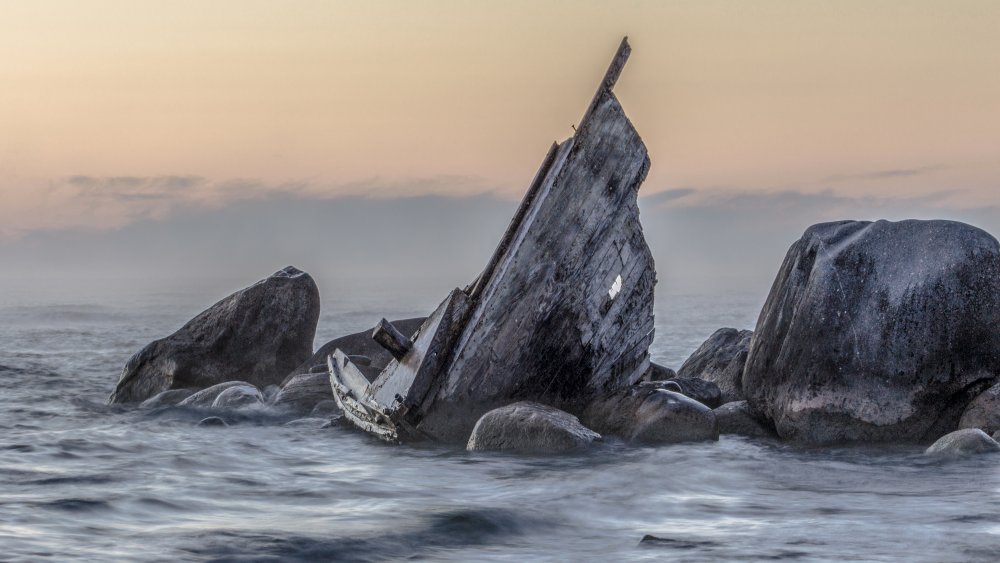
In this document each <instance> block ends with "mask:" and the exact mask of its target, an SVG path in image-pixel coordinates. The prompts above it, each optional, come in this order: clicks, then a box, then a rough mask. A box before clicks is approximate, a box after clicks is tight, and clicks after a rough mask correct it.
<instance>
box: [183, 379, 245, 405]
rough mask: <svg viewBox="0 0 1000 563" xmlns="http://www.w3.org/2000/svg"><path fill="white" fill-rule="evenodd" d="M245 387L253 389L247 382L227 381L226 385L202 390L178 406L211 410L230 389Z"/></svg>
mask: <svg viewBox="0 0 1000 563" xmlns="http://www.w3.org/2000/svg"><path fill="white" fill-rule="evenodd" d="M243 386H249V387H253V386H252V385H250V384H249V383H247V382H246V381H227V382H225V383H220V384H218V385H213V386H211V387H209V388H208V389H202V390H201V391H198V392H197V393H195V394H194V395H191V396H190V397H188V398H187V399H184V400H183V401H181V402H179V403H177V406H179V407H189V408H196V409H208V408H211V407H212V405H213V404H215V399H217V398H218V397H219V395H220V394H221V393H222V392H223V391H225V390H226V389H229V388H231V387H243Z"/></svg>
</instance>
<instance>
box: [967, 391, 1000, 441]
mask: <svg viewBox="0 0 1000 563" xmlns="http://www.w3.org/2000/svg"><path fill="white" fill-rule="evenodd" d="M958 427H959V428H978V429H980V430H982V431H984V432H986V433H987V434H993V433H994V432H997V431H1000V384H998V385H994V386H993V387H990V388H989V389H987V390H986V391H984V392H982V393H981V394H980V395H979V396H978V397H976V398H975V399H973V400H972V402H971V403H969V406H968V407H966V409H965V412H964V413H962V418H961V420H959V421H958Z"/></svg>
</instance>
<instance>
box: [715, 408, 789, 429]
mask: <svg viewBox="0 0 1000 563" xmlns="http://www.w3.org/2000/svg"><path fill="white" fill-rule="evenodd" d="M714 412H715V420H716V421H718V423H719V434H736V435H738V436H746V437H747V438H776V437H777V436H776V435H775V434H774V431H772V430H771V429H770V428H768V427H767V426H765V425H764V424H763V423H761V422H760V421H759V420H757V419H756V418H754V417H753V415H752V414H751V413H750V407H749V406H748V405H747V402H746V401H733V402H731V403H726V404H724V405H722V406H721V407H718V408H716V409H715V411H714Z"/></svg>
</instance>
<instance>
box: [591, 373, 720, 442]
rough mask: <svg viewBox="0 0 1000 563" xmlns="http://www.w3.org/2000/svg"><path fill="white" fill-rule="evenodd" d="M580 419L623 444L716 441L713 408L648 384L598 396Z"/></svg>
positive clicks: (716, 431)
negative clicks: (616, 438) (621, 441)
mask: <svg viewBox="0 0 1000 563" xmlns="http://www.w3.org/2000/svg"><path fill="white" fill-rule="evenodd" d="M580 420H581V421H582V422H583V423H584V424H585V425H586V426H587V427H588V428H593V429H594V430H595V431H597V432H600V433H601V434H602V435H604V436H615V437H618V438H621V439H622V440H625V441H626V442H638V443H645V444H668V443H676V442H693V441H702V440H718V439H719V429H718V426H717V423H716V420H715V413H713V412H712V409H710V408H708V407H707V406H705V405H703V404H702V403H699V402H698V401H696V400H694V399H691V398H690V397H686V396H684V395H682V394H680V393H676V392H674V391H667V390H665V389H660V388H658V387H657V386H656V385H655V384H649V383H644V384H640V385H634V386H632V387H629V388H626V389H622V390H621V391H617V392H614V393H610V394H608V395H605V396H603V397H599V398H598V399H596V400H594V401H593V402H591V403H590V405H588V406H587V408H586V409H585V410H584V411H583V413H582V415H581V416H580Z"/></svg>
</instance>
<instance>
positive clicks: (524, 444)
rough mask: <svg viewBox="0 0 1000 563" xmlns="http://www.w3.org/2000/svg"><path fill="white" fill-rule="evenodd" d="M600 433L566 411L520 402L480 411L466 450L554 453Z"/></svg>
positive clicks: (590, 441)
mask: <svg viewBox="0 0 1000 563" xmlns="http://www.w3.org/2000/svg"><path fill="white" fill-rule="evenodd" d="M600 439H601V435H600V434H598V433H597V432H594V431H593V430H590V429H589V428H587V427H585V426H584V425H582V424H580V420H579V419H577V418H576V417H575V416H573V415H571V414H569V413H568V412H564V411H561V410H559V409H556V408H553V407H550V406H547V405H542V404H539V403H532V402H527V401H524V402H520V403H514V404H512V405H507V406H505V407H500V408H498V409H493V410H491V411H489V412H487V413H486V414H484V415H483V416H482V417H481V418H480V419H479V421H478V422H476V426H475V427H474V428H473V430H472V435H471V436H470V437H469V443H468V444H467V446H466V448H467V449H468V450H470V451H517V452H522V453H558V452H566V451H572V450H580V449H584V448H587V447H589V446H590V445H592V444H593V443H594V442H595V441H597V440H600Z"/></svg>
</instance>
